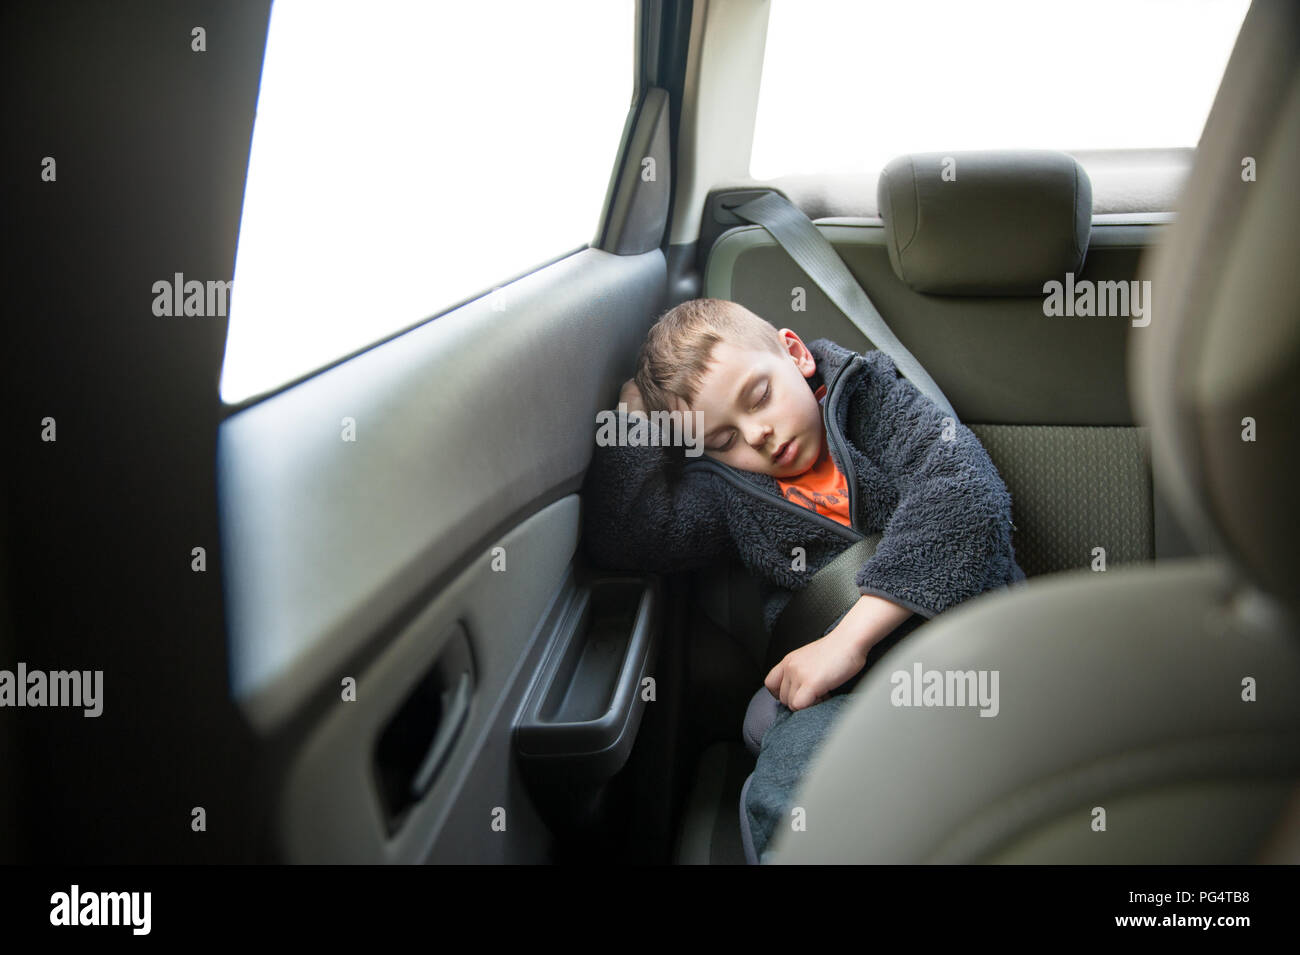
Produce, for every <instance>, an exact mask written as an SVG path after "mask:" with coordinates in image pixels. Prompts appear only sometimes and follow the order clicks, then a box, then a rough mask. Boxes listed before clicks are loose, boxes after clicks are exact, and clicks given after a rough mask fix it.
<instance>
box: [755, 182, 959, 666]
mask: <svg viewBox="0 0 1300 955" xmlns="http://www.w3.org/2000/svg"><path fill="white" fill-rule="evenodd" d="M730 211H731V212H734V213H735V214H736V215H737V216H739V217H740V218H741V219H744V220H745V221H746V222H752V223H754V224H755V225H759V226H762V227H763V228H764V229H766V230H767V231H768V232H769V233H770V234H771V236H772V238H773V239H775V240H776V243H777V245H779V246H780V247H781V248H782V249H784V250H785V252H786V254H787V255H789V256H790V258H792V259H794V261H795V263H796V264H797V265H798V266H799V267H800V268H801V269H803V270H804V272H806V273H807V275H808V277H809V278H810V279H812V281H813V284H815V285H816V286H817V287H818V288H819V289H821V290H822V292H824V293H825V295H826V297H827V298H829V299H830V300H831V302H832V303H834V305H835V307H836V308H838V309H839V310H840V311H841V312H843V313H844V315H845V316H846V317H847V318H848V319H849V321H851V322H852V323H853V324H854V325H856V326H857V328H858V330H859V331H861V332H862V334H863V335H865V336H866V337H867V339H868V340H869V341H870V342H871V343H872V344H873V345H875V346H876V347H877V348H879V349H880V350H881V351H882V352H884V353H885V354H886V355H888V356H889V357H890V358H892V359H893V361H894V364H895V365H896V366H897V367H898V370H899V371H900V372H901V373H902V374H903V375H904V376H905V377H906V378H907V379H908V380H909V381H911V382H912V384H914V385H916V387H917V390H919V391H920V392H921V394H923V395H925V396H926V397H927V398H929V399H930V400H931V401H933V402H934V403H935V404H936V405H938V406H939V407H940V408H941V409H942V410H943V411H944V413H945V414H948V415H950V416H951V417H952V419H953V420H954V421H957V420H958V418H957V413H956V412H955V411H953V408H952V404H951V402H949V401H948V398H947V397H946V396H945V395H944V393H943V390H942V389H941V388H940V387H939V385H938V384H937V383H936V382H935V380H934V379H933V378H931V377H930V374H929V372H927V371H926V370H925V369H924V368H923V367H921V363H920V362H919V361H917V360H916V356H914V355H913V354H912V353H911V352H910V351H908V350H907V347H906V346H905V345H904V344H903V343H902V342H901V341H899V340H898V336H897V335H895V334H894V333H893V332H892V331H890V329H889V326H888V325H886V324H885V320H884V318H883V317H881V314H880V312H879V311H878V310H877V309H876V307H875V306H874V305H873V304H871V299H870V298H868V297H867V293H866V292H865V291H863V289H862V286H861V285H859V284H858V282H857V280H856V279H855V278H854V277H853V273H852V272H850V271H849V267H848V266H847V265H845V264H844V260H843V259H841V258H840V257H839V254H838V253H837V252H836V251H835V249H834V247H832V246H831V244H830V242H828V241H827V240H826V237H825V236H823V235H822V234H821V232H819V231H818V229H817V227H816V226H815V225H813V223H812V220H810V219H809V218H808V217H807V216H806V215H804V214H803V213H802V212H800V211H799V210H798V209H797V208H796V207H795V206H794V205H793V204H792V203H791V202H790V201H789V200H787V199H785V198H783V197H782V196H780V195H779V194H777V193H775V192H768V193H766V194H764V195H761V196H759V197H758V198H757V199H751V200H750V201H749V202H746V203H744V204H742V205H739V206H736V207H734V208H731V209H730ZM880 540H881V535H880V534H873V535H871V536H869V537H866V538H864V539H863V540H861V541H858V542H857V543H856V544H854V545H852V546H851V547H849V548H848V549H847V550H845V551H844V552H842V553H841V554H839V555H838V556H837V557H836V558H835V559H834V560H832V561H831V562H830V563H829V564H827V565H826V566H825V567H823V568H822V569H821V570H819V571H818V572H817V573H816V574H814V575H813V578H812V580H810V581H809V582H808V586H807V587H805V588H804V589H803V590H800V591H798V592H796V593H795V595H794V596H793V597H791V598H790V602H789V603H787V604H786V605H785V608H784V609H783V610H782V611H781V613H780V615H779V616H778V617H777V619H776V622H775V623H774V624H773V627H772V639H771V640H770V641H769V642H768V668H769V669H770V668H771V667H774V666H776V664H777V663H779V662H780V661H781V658H782V657H784V656H785V655H786V654H787V653H789V652H790V651H791V650H796V649H798V648H799V647H801V646H804V645H805V644H808V643H811V642H812V641H814V640H817V639H820V638H821V637H822V636H824V635H825V634H826V631H827V630H829V629H830V628H831V625H832V624H834V623H835V622H836V621H837V620H838V619H839V618H840V617H841V616H843V615H844V614H845V613H847V612H848V611H849V610H850V609H852V607H853V605H854V604H855V603H857V601H858V598H859V597H861V596H862V595H861V593H860V592H859V591H858V587H857V583H856V580H857V576H858V571H859V570H861V569H862V565H863V564H865V563H866V562H867V561H868V560H870V559H871V556H872V555H873V554H875V552H876V547H877V545H878V544H879V543H880Z"/></svg>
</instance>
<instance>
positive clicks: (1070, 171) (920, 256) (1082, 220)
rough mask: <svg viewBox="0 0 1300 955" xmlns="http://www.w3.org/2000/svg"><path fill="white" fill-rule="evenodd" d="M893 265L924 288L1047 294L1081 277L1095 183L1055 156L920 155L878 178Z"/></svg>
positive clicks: (999, 153) (963, 292)
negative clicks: (1051, 286)
mask: <svg viewBox="0 0 1300 955" xmlns="http://www.w3.org/2000/svg"><path fill="white" fill-rule="evenodd" d="M876 201H877V203H878V205H879V208H880V215H881V217H882V218H883V219H884V220H885V236H886V242H887V244H888V246H889V261H890V263H891V264H892V265H893V266H894V272H895V273H896V274H897V275H898V277H899V278H900V279H902V280H903V281H904V282H905V283H907V285H909V286H910V287H911V288H912V289H914V290H915V291H917V292H928V293H931V294H934V295H1026V296H1028V295H1042V294H1043V283H1045V282H1047V281H1050V280H1053V279H1055V280H1057V281H1060V280H1062V279H1063V278H1064V276H1065V273H1066V272H1074V273H1076V274H1077V273H1078V272H1080V271H1081V270H1082V269H1083V260H1084V257H1085V256H1086V255H1087V252H1088V239H1089V236H1090V235H1091V233H1092V183H1091V181H1090V180H1089V179H1088V174H1087V173H1086V172H1084V170H1083V167H1082V166H1080V165H1079V163H1078V161H1077V160H1076V159H1074V158H1073V157H1071V156H1067V155H1066V154H1065V153H1061V152H1052V151H1049V150H1009V151H988V152H952V153H916V154H914V155H909V156H900V157H899V158H897V159H894V160H892V161H891V162H890V163H889V164H888V165H887V166H885V168H884V170H883V171H882V172H881V173H880V180H879V182H878V184H877V186H876Z"/></svg>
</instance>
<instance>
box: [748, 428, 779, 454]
mask: <svg viewBox="0 0 1300 955" xmlns="http://www.w3.org/2000/svg"><path fill="white" fill-rule="evenodd" d="M771 434H772V427H771V426H770V425H768V424H758V423H755V424H751V425H750V426H749V444H750V446H751V447H753V448H755V449H756V450H758V451H763V452H766V451H767V439H768V436H769V435H771ZM772 450H773V451H775V450H776V449H775V448H773V449H772Z"/></svg>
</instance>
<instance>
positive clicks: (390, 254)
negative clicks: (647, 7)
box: [221, 0, 635, 403]
mask: <svg viewBox="0 0 1300 955" xmlns="http://www.w3.org/2000/svg"><path fill="white" fill-rule="evenodd" d="M634 13H635V7H634V0H561V2H555V3H536V2H530V0H515V2H509V0H484V2H475V3H459V2H398V0H368V2H365V3H358V2H355V0H352V2H341V3H340V2H322V0H277V2H276V3H275V4H274V6H273V7H272V9H271V20H270V29H269V32H268V35H267V44H266V55H265V59H264V63H263V66H262V80H261V89H260V91H259V94H258V101H257V119H256V122H255V124H254V127H253V141H252V149H251V152H250V155H249V165H248V180H247V183H246V185H245V191H244V206H243V215H242V219H241V223H240V230H239V245H238V250H237V253H236V259H235V274H234V284H233V287H232V292H231V304H230V324H229V332H228V338H227V344H226V358H225V366H224V368H223V369H222V376H221V397H222V400H224V401H226V402H228V403H236V402H239V401H242V400H244V399H246V398H248V397H251V396H253V395H257V394H261V393H263V392H266V391H269V390H271V389H274V388H276V387H278V386H279V385H281V384H283V383H285V382H286V381H290V380H292V379H294V378H297V377H299V376H301V375H304V374H306V373H308V372H311V371H313V370H314V369H317V368H320V367H321V366H323V365H326V364H329V363H330V362H331V361H334V360H336V359H337V358H339V357H341V356H343V355H346V354H349V353H351V352H353V351H356V350H358V349H360V348H363V347H364V346H366V345H368V344H370V343H371V342H374V341H377V340H380V339H382V338H384V337H386V336H388V335H391V334H393V333H395V332H397V331H399V330H401V329H403V328H406V327H408V326H411V325H414V324H417V323H419V322H420V321H422V320H423V319H426V318H428V317H429V316H432V315H435V314H437V313H439V312H441V311H444V310H445V309H447V308H449V307H451V306H452V305H455V304H457V303H459V302H462V301H465V300H466V299H469V298H473V297H476V296H478V295H480V294H482V293H484V292H488V291H490V290H491V289H493V288H494V287H495V286H497V285H499V284H501V283H502V282H505V281H507V280H509V279H511V278H515V277H517V276H519V275H521V274H523V273H526V272H528V271H531V270H532V269H533V268H536V267H537V266H539V265H540V264H542V263H544V262H547V261H549V260H552V259H554V258H556V257H558V256H561V255H563V254H565V253H566V252H569V251H572V250H575V249H577V248H580V247H582V246H584V245H586V244H588V243H589V242H591V241H592V239H593V237H594V235H595V232H596V229H597V227H598V225H599V218H600V212H601V206H602V203H603V201H604V198H605V191H606V188H607V186H608V184H609V178H610V173H611V170H612V169H613V166H614V163H615V160H616V154H617V151H618V147H619V140H620V137H621V135H622V132H623V125H624V122H625V120H626V118H627V111H628V107H629V105H630V103H631V98H632V81H633V53H634V50H633V46H634V42H635V41H634Z"/></svg>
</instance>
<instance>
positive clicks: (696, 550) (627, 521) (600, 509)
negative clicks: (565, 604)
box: [582, 382, 735, 573]
mask: <svg viewBox="0 0 1300 955" xmlns="http://www.w3.org/2000/svg"><path fill="white" fill-rule="evenodd" d="M629 385H631V388H630V389H629ZM619 400H620V402H621V403H624V404H626V405H628V406H629V414H630V413H632V411H639V410H640V408H641V402H640V395H639V393H637V392H636V390H635V385H632V384H631V382H628V383H627V384H625V385H624V386H623V392H622V393H621V394H620V395H619ZM615 413H616V414H618V413H619V412H615ZM630 423H631V422H629V424H630ZM680 456H682V449H681V448H672V447H657V446H649V447H636V446H619V445H616V444H602V443H601V442H600V441H597V444H596V449H595V452H594V454H593V456H592V461H591V467H590V468H589V469H588V471H587V477H586V480H585V482H584V485H583V492H582V498H583V509H582V510H583V540H584V542H585V546H586V550H587V555H588V557H589V558H590V559H591V562H592V563H593V564H595V565H597V566H599V567H604V568H608V569H611V570H640V571H649V572H652V573H673V572H676V571H681V570H691V569H693V568H696V567H703V566H707V565H709V564H711V563H715V562H717V561H719V560H724V559H726V558H727V557H729V556H731V555H732V554H733V553H734V551H735V544H734V542H733V540H732V538H731V534H730V532H729V531H728V529H727V523H726V515H725V513H724V511H723V502H722V499H721V497H720V496H719V495H717V494H716V493H715V490H714V489H715V484H714V483H713V482H714V481H715V478H713V476H712V475H710V474H709V473H708V472H699V471H687V472H685V473H679V472H680V470H681V469H680V463H681V462H680V461H679V460H677V458H678V457H680Z"/></svg>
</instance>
